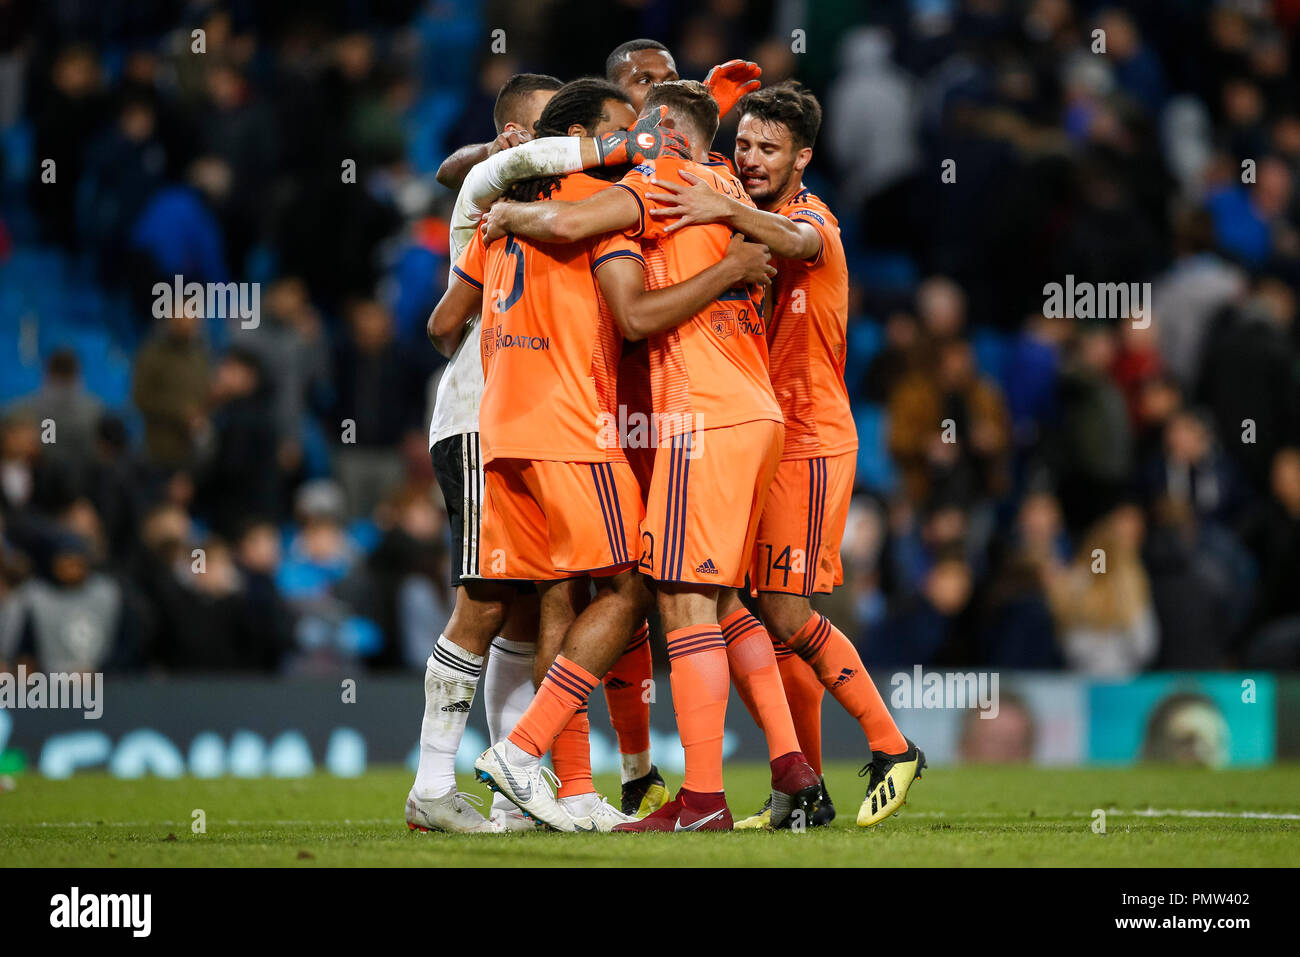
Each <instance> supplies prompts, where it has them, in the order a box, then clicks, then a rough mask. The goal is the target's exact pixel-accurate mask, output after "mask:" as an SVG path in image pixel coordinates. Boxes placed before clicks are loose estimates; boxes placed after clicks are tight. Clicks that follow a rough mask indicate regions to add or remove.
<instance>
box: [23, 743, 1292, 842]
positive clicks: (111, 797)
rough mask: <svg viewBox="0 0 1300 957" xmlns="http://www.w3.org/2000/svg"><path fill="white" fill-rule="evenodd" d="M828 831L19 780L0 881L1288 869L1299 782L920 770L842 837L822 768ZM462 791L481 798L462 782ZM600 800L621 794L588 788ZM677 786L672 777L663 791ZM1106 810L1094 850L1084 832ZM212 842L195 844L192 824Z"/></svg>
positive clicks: (321, 791)
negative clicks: (237, 874) (142, 876)
mask: <svg viewBox="0 0 1300 957" xmlns="http://www.w3.org/2000/svg"><path fill="white" fill-rule="evenodd" d="M826 771H827V774H826V780H827V785H828V787H829V788H830V792H831V796H832V798H833V799H834V800H835V806H836V809H837V811H838V812H839V817H838V818H837V819H836V821H835V823H834V825H833V826H832V827H830V828H824V829H821V828H819V829H815V830H809V831H807V832H806V833H803V834H792V833H761V832H752V831H749V832H737V833H731V834H688V835H673V834H651V835H594V834H593V835H588V834H575V835H567V834H543V833H533V834H512V835H503V836H483V837H465V836H453V835H444V834H420V833H417V832H408V831H407V828H406V825H405V824H404V823H403V820H402V806H403V803H404V801H405V798H406V792H407V790H408V788H409V787H410V783H411V775H410V774H409V773H408V772H407V771H405V770H401V769H396V768H385V769H378V770H373V771H371V772H369V773H367V774H366V775H364V776H363V777H360V778H355V779H340V778H334V777H328V776H325V775H319V776H315V777H311V778H303V779H296V780H271V779H256V780H239V779H232V778H225V779H218V780H197V779H182V780H173V781H163V780H157V779H142V780H136V781H122V780H115V779H112V778H109V777H106V776H103V775H98V774H87V775H79V776H77V777H74V778H71V779H68V780H64V781H50V780H45V779H43V778H39V777H31V776H22V777H19V778H18V780H17V787H16V789H15V790H13V791H8V792H3V793H0V866H5V867H16V866H18V867H30V866H36V867H41V866H74V867H75V866H99V867H139V866H154V867H210V866H227V867H230V866H233V867H246V866H265V867H345V866H355V865H362V866H370V867H373V866H397V867H439V866H457V867H461V866H501V867H530V866H541V867H545V866H587V867H600V866H619V867H692V866H713V867H718V866H722V867H765V866H784V867H828V866H844V867H861V866H868V865H869V866H881V865H918V866H939V867H960V866H995V867H996V866H1010V867H1020V866H1063V867H1088V866H1099V867H1129V866H1147V867H1181V866H1192V867H1214V866H1220V867H1222V866H1228V867H1249V866H1287V865H1290V866H1295V865H1296V864H1297V863H1300V806H1298V805H1300V802H1297V795H1300V766H1297V765H1288V766H1281V767H1276V768H1269V769H1264V770H1249V771H1217V772H1215V771H1202V770H1194V769H1183V768H1124V769H1115V770H1106V769H1091V770H1050V769H1043V768H1031V767H969V766H967V767H953V768H942V767H938V768H932V769H929V770H927V771H926V773H925V777H924V778H923V779H922V780H921V781H919V782H917V783H916V785H915V787H914V790H913V791H912V796H911V799H910V800H909V802H908V804H907V806H906V807H904V808H903V810H902V812H901V813H899V814H898V815H896V816H895V817H893V818H892V819H890V820H888V821H886V822H884V823H883V824H881V825H879V826H878V827H875V828H872V829H869V830H867V829H861V828H857V827H855V826H854V824H853V821H854V818H855V817H856V815H857V810H858V805H859V803H860V802H861V799H862V792H863V787H864V782H863V781H861V780H860V779H859V778H858V777H857V774H856V771H857V768H856V766H851V765H847V764H835V765H830V766H828V767H827V769H826ZM726 775H727V785H728V798H729V801H730V804H731V808H732V812H733V813H734V814H735V815H736V817H737V819H739V818H741V817H743V816H745V815H746V814H748V813H750V812H752V811H753V810H754V809H755V808H757V807H758V806H759V804H761V802H762V800H763V798H764V796H765V795H766V791H767V786H768V772H767V768H766V767H760V766H755V765H748V766H743V765H742V766H728V768H727V769H726ZM460 783H461V785H462V786H463V787H465V788H466V790H469V791H471V792H472V793H477V794H480V795H483V796H484V797H488V795H487V792H486V791H485V790H484V789H483V788H481V787H480V786H479V785H477V784H474V783H471V782H470V781H469V780H468V775H462V776H461V782H460ZM596 783H597V786H598V787H599V788H601V789H602V790H604V792H605V793H606V794H609V795H611V796H616V795H617V794H618V782H617V780H616V779H611V778H607V777H598V778H597V782H596ZM679 783H680V781H679V780H677V779H675V776H670V778H669V784H670V786H672V787H673V788H674V789H675V788H676V786H677V785H678V784H679ZM1098 808H1100V809H1104V810H1105V811H1106V812H1107V815H1106V821H1105V825H1106V833H1105V834H1098V833H1094V832H1093V820H1094V818H1093V811H1094V810H1095V809H1098ZM196 809H201V810H202V811H203V812H204V813H205V815H206V826H207V832H206V833H203V834H196V833H194V832H193V830H192V822H193V821H194V814H193V812H194V811H195V810H196Z"/></svg>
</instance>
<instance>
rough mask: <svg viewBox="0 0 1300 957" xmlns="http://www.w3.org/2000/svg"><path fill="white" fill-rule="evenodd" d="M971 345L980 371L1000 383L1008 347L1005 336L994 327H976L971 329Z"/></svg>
mask: <svg viewBox="0 0 1300 957" xmlns="http://www.w3.org/2000/svg"><path fill="white" fill-rule="evenodd" d="M971 345H973V346H974V348H975V362H976V364H977V365H978V366H979V369H980V372H982V373H984V374H985V375H986V376H988V377H989V378H991V379H993V380H994V381H995V382H997V383H998V384H999V385H1001V384H1002V382H1003V374H1004V370H1005V368H1006V362H1007V353H1008V351H1009V349H1010V343H1009V342H1008V341H1007V337H1006V336H1005V335H1004V334H1002V333H1001V332H998V331H996V330H994V329H988V328H984V327H977V328H974V329H972V330H971Z"/></svg>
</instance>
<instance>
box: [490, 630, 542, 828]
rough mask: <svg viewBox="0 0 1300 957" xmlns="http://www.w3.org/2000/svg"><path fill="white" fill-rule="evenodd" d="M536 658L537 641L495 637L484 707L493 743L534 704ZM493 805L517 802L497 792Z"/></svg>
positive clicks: (505, 807) (504, 806)
mask: <svg viewBox="0 0 1300 957" xmlns="http://www.w3.org/2000/svg"><path fill="white" fill-rule="evenodd" d="M536 657H537V644H536V643H535V642H531V641H509V640H507V639H505V638H494V639H493V640H492V647H491V648H489V649H488V655H487V665H486V666H485V667H484V674H483V707H484V708H485V709H486V711H487V725H488V736H489V738H490V739H491V741H492V743H493V744H497V743H498V742H500V741H501V740H503V739H504V738H505V736H506V735H508V734H509V733H510V732H511V731H513V730H514V727H515V725H516V724H518V723H519V719H520V718H522V717H523V715H524V712H525V711H527V710H528V705H529V704H531V703H532V700H533V694H534V693H535V691H534V688H533V660H534V659H535V658H536ZM528 757H530V758H531V757H532V755H528ZM492 807H493V809H494V810H495V809H498V808H499V809H501V810H504V811H508V810H511V809H512V808H514V805H513V804H511V803H510V800H509V799H508V798H506V797H505V796H504V795H502V794H494V795H493V797H492Z"/></svg>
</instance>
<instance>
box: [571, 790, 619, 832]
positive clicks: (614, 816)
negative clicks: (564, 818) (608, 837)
mask: <svg viewBox="0 0 1300 957" xmlns="http://www.w3.org/2000/svg"><path fill="white" fill-rule="evenodd" d="M560 806H561V807H563V808H564V809H565V810H566V811H568V812H569V814H570V815H571V816H572V817H573V826H574V829H575V830H579V831H599V832H600V833H602V834H608V833H609V832H610V831H612V830H614V825H616V824H627V823H629V822H631V821H635V820H636V817H635V816H633V815H631V814H624V813H623V812H622V811H620V810H619V809H618V808H616V807H614V805H612V804H610V803H609V802H608V801H606V800H605V796H604V795H603V794H596V793H595V792H592V793H590V794H576V795H574V796H573V797H567V798H560Z"/></svg>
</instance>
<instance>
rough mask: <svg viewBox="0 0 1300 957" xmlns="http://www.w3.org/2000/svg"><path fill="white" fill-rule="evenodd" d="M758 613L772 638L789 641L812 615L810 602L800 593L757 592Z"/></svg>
mask: <svg viewBox="0 0 1300 957" xmlns="http://www.w3.org/2000/svg"><path fill="white" fill-rule="evenodd" d="M758 613H759V614H760V615H761V616H762V618H763V624H764V625H766V626H767V630H768V633H769V634H771V635H772V637H773V638H777V639H779V640H780V641H789V640H790V639H791V638H792V637H793V636H794V634H795V632H797V631H798V630H799V629H800V628H802V627H803V626H804V625H805V624H806V623H807V621H808V619H809V618H811V617H812V604H811V603H810V602H809V601H808V599H807V598H804V597H803V596H802V595H782V594H778V593H776V592H759V594H758Z"/></svg>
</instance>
